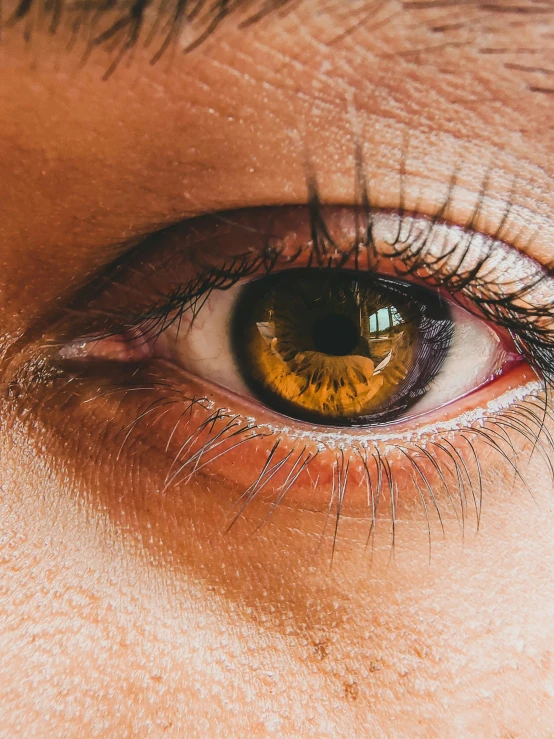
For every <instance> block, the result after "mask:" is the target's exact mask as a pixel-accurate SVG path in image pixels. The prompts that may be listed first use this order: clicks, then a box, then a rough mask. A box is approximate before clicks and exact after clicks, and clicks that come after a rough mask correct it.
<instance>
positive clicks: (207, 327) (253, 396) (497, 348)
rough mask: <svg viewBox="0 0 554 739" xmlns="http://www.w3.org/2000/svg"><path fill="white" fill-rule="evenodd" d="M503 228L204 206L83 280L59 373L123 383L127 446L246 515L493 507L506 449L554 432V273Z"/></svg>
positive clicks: (426, 513) (93, 387) (342, 211)
mask: <svg viewBox="0 0 554 739" xmlns="http://www.w3.org/2000/svg"><path fill="white" fill-rule="evenodd" d="M500 236H501V234H496V236H486V235H483V234H480V233H477V232H475V231H473V230H471V229H464V228H461V227H457V226H455V225H451V224H448V223H446V222H443V221H441V220H440V219H438V218H437V219H429V218H425V217H422V216H419V215H418V214H415V213H414V214H406V213H401V214H399V213H395V212H389V211H378V210H375V211H374V210H371V211H368V210H367V209H364V208H357V207H355V208H345V207H340V208H339V207H323V206H318V211H317V215H316V217H314V210H313V208H306V207H298V206H295V207H280V208H268V209H254V210H250V211H237V212H234V213H225V214H215V215H213V216H207V217H203V218H200V219H197V220H194V221H190V222H187V223H184V224H181V225H178V226H176V227H173V228H170V229H168V230H166V231H163V232H160V233H159V234H156V235H154V236H153V237H151V238H150V239H149V241H148V244H145V245H143V246H141V247H140V248H139V249H138V250H137V252H136V254H135V257H134V258H131V259H129V260H127V261H126V262H125V263H124V264H123V265H122V266H118V267H117V268H116V269H115V270H111V271H110V273H109V274H108V275H107V276H104V277H102V278H100V279H98V280H97V281H96V282H95V284H94V285H93V286H92V287H91V288H88V289H87V290H86V291H85V292H84V293H83V294H82V295H81V296H79V297H78V299H77V301H76V303H75V304H74V305H73V306H72V311H71V313H70V316H71V318H70V319H69V320H67V319H66V320H64V321H62V322H61V323H60V325H59V327H58V329H59V331H58V333H59V334H63V336H64V338H63V341H61V342H60V341H59V340H58V349H57V350H56V357H57V358H54V359H53V363H54V364H55V366H56V369H57V377H56V379H54V380H53V382H54V383H63V382H71V383H72V388H73V391H74V392H75V389H76V388H81V389H80V390H79V391H78V392H79V393H81V394H82V399H86V400H87V402H89V403H90V404H91V405H92V406H93V405H94V402H95V398H96V397H97V396H98V395H99V393H98V387H99V386H101V387H102V388H106V387H107V388H108V392H109V393H111V394H112V395H116V394H117V393H118V392H119V393H120V396H121V399H122V402H120V404H119V405H118V410H119V412H120V413H121V414H122V416H121V419H120V420H119V423H120V424H121V427H122V428H123V435H122V436H123V440H122V445H121V448H122V449H124V448H125V445H126V444H129V443H131V441H132V439H133V436H134V435H135V434H139V435H140V437H141V439H142V440H143V441H144V440H145V439H146V440H150V443H151V444H152V445H153V446H154V447H156V448H158V449H159V450H160V451H161V452H162V453H163V454H165V455H166V457H167V464H166V467H165V473H164V475H163V480H162V487H163V489H167V488H169V487H171V488H175V489H179V486H183V485H185V486H186V485H187V484H190V483H191V481H192V480H194V479H195V478H198V477H199V476H202V477H205V478H208V479H209V478H213V479H217V480H219V481H220V482H221V481H223V483H224V485H223V486H222V489H228V490H232V491H234V494H233V500H232V501H231V504H232V505H231V506H230V523H233V522H234V521H235V520H236V518H237V517H238V516H240V515H241V513H242V512H244V510H245V509H246V508H247V507H248V506H250V505H251V504H252V503H253V502H254V501H255V500H263V501H269V502H270V503H271V504H272V505H273V506H274V507H275V506H277V505H280V504H286V505H294V506H298V507H299V508H310V509H314V510H318V509H321V510H328V511H334V513H335V515H336V522H337V525H338V520H339V518H340V516H341V515H343V514H344V513H347V512H351V513H356V515H360V514H361V515H365V516H367V518H368V521H369V527H370V530H371V529H373V528H374V527H375V526H376V524H377V522H378V521H379V520H380V519H382V518H388V520H389V521H390V522H392V533H393V537H394V527H395V521H396V520H397V518H398V516H399V515H401V512H402V511H403V510H406V511H411V513H410V515H414V514H413V511H414V509H417V510H418V511H419V514H418V515H420V516H423V517H424V518H425V520H426V521H427V526H428V528H429V531H431V528H432V526H433V523H432V520H433V519H434V520H435V521H437V522H438V523H439V525H441V526H442V521H443V518H444V516H445V515H448V514H447V513H446V511H449V512H450V514H451V515H455V516H456V517H457V518H458V519H459V520H460V521H462V522H463V523H464V525H465V522H466V521H467V520H468V518H469V517H470V516H473V518H474V520H475V521H476V522H477V524H478V521H479V517H480V511H481V505H482V492H483V480H482V478H483V474H484V473H485V472H486V468H487V465H488V464H490V460H491V458H494V459H495V464H498V465H504V466H506V467H507V468H509V469H510V470H513V472H514V475H517V476H519V477H520V478H521V479H522V480H523V476H522V472H521V469H520V467H521V464H520V463H521V459H515V458H514V455H513V449H514V437H515V438H517V439H518V440H519V441H518V443H519V444H520V445H523V446H532V447H533V449H534V450H535V453H537V454H540V455H543V457H544V458H545V459H546V460H548V453H547V452H548V449H547V448H548V447H549V445H550V441H551V440H550V437H549V435H548V432H547V431H546V427H545V418H546V417H547V416H548V414H549V413H550V409H549V405H548V399H549V387H550V382H551V377H550V375H549V371H550V368H551V366H552V358H553V354H554V333H553V331H552V320H551V306H552V301H553V300H554V284H553V283H554V281H553V279H552V278H551V277H550V276H549V274H548V272H547V271H546V270H545V269H543V268H542V267H541V266H540V265H538V264H537V263H535V262H534V261H533V260H531V259H530V258H528V257H526V256H525V255H523V254H522V253H521V252H518V251H517V250H516V249H514V248H513V247H511V246H509V245H507V244H505V243H503V242H502V240H501V238H500ZM318 301H319V302H321V307H318ZM326 321H327V323H326ZM60 345H61V346H60ZM472 352H473V353H474V354H472ZM110 386H111V387H112V389H111V390H109V388H110ZM133 388H140V389H142V390H143V391H144V392H141V393H135V394H133V392H132V390H133ZM103 397H106V395H103ZM137 397H138V398H140V400H137Z"/></svg>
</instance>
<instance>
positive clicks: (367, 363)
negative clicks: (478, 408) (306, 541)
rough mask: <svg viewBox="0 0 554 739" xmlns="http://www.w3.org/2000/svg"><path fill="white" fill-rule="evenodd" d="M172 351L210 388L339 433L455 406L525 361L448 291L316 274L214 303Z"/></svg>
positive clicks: (286, 278) (184, 322) (217, 297)
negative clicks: (224, 389) (340, 428)
mask: <svg viewBox="0 0 554 739" xmlns="http://www.w3.org/2000/svg"><path fill="white" fill-rule="evenodd" d="M508 341H509V339H505V340H504V344H508ZM163 346H164V350H163V351H164V354H165V355H166V356H167V357H169V358H170V359H171V360H172V361H175V362H177V363H178V364H179V365H180V366H182V367H183V368H184V369H186V370H188V371H190V372H192V373H194V374H196V375H198V376H201V377H203V378H205V379H206V380H209V381H211V382H214V383H218V384H220V385H222V386H224V387H227V388H229V389H230V390H234V391H235V392H237V393H238V394H241V395H251V396H252V397H254V398H256V399H257V400H258V401H259V402H260V403H263V404H264V405H266V406H268V407H269V408H271V409H273V410H275V411H277V412H280V413H282V414H284V415H286V416H289V417H291V418H296V419H300V420H305V421H310V422H312V423H317V424H322V425H336V426H363V425H373V424H383V423H388V422H391V421H395V420H398V419H401V418H406V417H407V416H410V417H411V416H413V415H417V414H419V413H422V412H425V411H426V410H432V409H433V408H437V407H439V406H442V405H445V404H446V403H448V402H450V401H452V400H455V399H456V398H458V397H461V396H463V395H465V394H467V393H469V392H471V391H472V390H474V389H476V388H477V387H480V386H481V385H483V384H485V383H486V382H488V381H490V380H491V379H492V378H494V377H495V376H497V375H498V374H500V373H501V372H502V370H503V368H505V367H506V366H508V365H509V364H510V361H511V358H512V357H515V356H516V353H515V348H514V351H513V353H509V352H508V351H507V350H506V349H505V348H504V346H503V342H502V340H501V338H500V336H499V334H498V332H495V331H494V330H493V329H491V328H490V327H489V326H488V325H487V324H486V323H485V322H484V321H482V320H479V319H477V318H476V317H474V316H472V315H471V314H470V313H469V312H468V311H466V310H464V309H462V308H460V307H458V306H455V305H454V304H453V303H451V302H448V301H447V300H446V299H444V298H443V297H442V296H441V295H440V294H439V293H438V292H436V291H431V290H427V289H425V288H422V287H419V286H417V285H414V284H410V283H407V282H400V281H397V280H391V279H387V278H379V277H369V276H364V275H355V274H353V273H351V272H341V273H339V274H337V273H336V272H333V271H330V270H327V271H324V270H323V271H322V270H314V269H311V270H306V269H300V270H288V271H286V272H282V273H280V274H276V275H272V276H269V277H261V278H259V279H255V280H252V281H250V282H248V283H246V284H240V285H237V286H235V287H233V288H232V289H230V290H228V291H225V292H221V291H215V292H213V293H212V294H211V296H210V297H209V299H208V301H207V302H206V304H205V306H204V307H203V310H202V313H201V314H199V315H198V316H197V318H196V319H195V320H192V317H191V316H190V315H184V316H183V318H182V319H181V321H180V322H179V323H178V324H177V323H174V324H173V325H172V327H171V328H170V329H169V331H168V332H167V334H166V335H164V337H163Z"/></svg>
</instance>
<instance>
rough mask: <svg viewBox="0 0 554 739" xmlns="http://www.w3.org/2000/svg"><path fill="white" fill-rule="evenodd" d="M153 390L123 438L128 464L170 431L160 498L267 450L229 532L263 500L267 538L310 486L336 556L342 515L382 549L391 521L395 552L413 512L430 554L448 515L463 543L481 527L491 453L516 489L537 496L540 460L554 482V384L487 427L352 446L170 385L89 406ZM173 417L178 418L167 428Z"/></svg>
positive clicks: (511, 402)
mask: <svg viewBox="0 0 554 739" xmlns="http://www.w3.org/2000/svg"><path fill="white" fill-rule="evenodd" d="M74 381H77V382H78V378H74ZM153 391H155V392H158V393H160V396H159V397H158V398H156V399H155V400H153V401H150V402H149V403H148V404H146V405H145V406H144V407H143V408H142V409H141V410H140V412H138V413H136V415H135V417H134V418H133V420H132V421H131V422H130V423H128V424H127V425H126V426H125V427H124V428H123V429H121V430H120V431H119V433H118V437H119V441H118V444H117V449H118V453H117V459H120V458H122V457H123V455H124V454H125V453H126V448H127V447H128V446H129V445H130V444H132V443H133V442H134V440H135V439H136V438H137V436H138V437H140V436H142V434H144V435H145V437H146V438H149V439H150V438H151V437H152V435H153V432H154V430H157V429H159V428H160V425H161V424H164V436H163V438H162V443H161V445H160V449H161V451H162V452H163V453H164V455H165V456H166V457H167V459H168V464H167V470H166V473H165V477H164V479H163V485H162V488H161V490H160V491H159V492H167V491H169V490H174V491H177V492H179V491H180V489H185V490H186V488H187V486H188V485H190V484H191V482H192V481H193V480H194V479H199V478H204V479H206V480H211V481H212V482H217V480H219V479H221V478H222V477H223V479H225V482H227V483H228V484H229V477H228V475H229V474H231V473H230V472H229V470H232V469H233V467H232V463H229V461H228V460H229V455H231V458H232V456H233V454H236V453H237V452H238V451H240V452H244V453H245V454H246V455H247V458H248V459H250V460H251V459H252V458H253V452H254V451H255V449H256V448H259V446H260V444H263V445H265V447H266V451H265V452H264V454H263V455H258V456H260V457H261V460H260V462H259V463H258V469H257V470H256V471H252V464H251V463H250V465H249V468H248V469H249V470H250V473H248V471H247V470H246V468H245V466H244V465H238V467H239V474H238V475H235V476H234V477H233V479H232V483H233V487H234V488H235V489H236V490H237V493H236V496H235V497H234V500H233V502H232V504H231V505H230V506H229V510H228V520H227V528H228V529H230V528H233V527H234V526H235V525H236V523H237V522H238V521H239V520H240V519H241V518H243V517H244V514H245V513H246V512H247V510H248V509H249V508H250V507H251V506H252V505H253V504H254V503H255V502H256V501H260V500H261V501H263V502H264V503H265V504H266V505H267V506H268V510H267V512H266V514H265V516H264V518H263V520H262V521H261V522H260V523H258V524H257V525H256V527H255V530H256V531H257V530H258V529H259V528H260V526H262V525H264V524H265V523H267V521H268V520H269V519H270V518H271V517H272V516H273V514H274V512H275V511H276V510H277V509H278V508H280V507H282V506H285V507H289V506H290V505H294V507H302V505H303V504H302V503H299V502H295V501H294V498H295V497H296V498H297V499H303V498H304V489H305V488H306V487H311V489H312V493H314V494H315V495H317V497H318V501H319V502H318V503H317V505H315V504H314V502H313V500H312V501H309V500H308V502H307V504H304V507H305V508H307V509H308V510H312V509H313V510H320V509H321V508H322V507H323V509H324V511H325V513H326V523H325V526H324V527H323V528H322V531H321V535H320V539H321V541H323V539H324V538H325V537H326V535H327V534H330V535H331V539H332V545H331V557H332V556H334V553H335V549H336V547H337V545H338V542H339V538H338V537H339V533H340V528H339V525H340V521H341V519H342V517H343V516H352V515H353V516H355V517H357V518H359V517H363V518H366V519H367V520H368V532H367V541H368V543H370V542H373V540H374V536H375V533H376V531H377V529H378V528H379V529H380V528H382V527H383V525H387V526H388V531H389V538H390V544H391V545H392V546H394V545H395V544H396V542H397V537H398V525H399V524H400V523H401V522H402V521H403V519H404V517H405V516H407V517H410V518H411V517H413V516H414V514H415V515H419V516H421V515H423V520H424V524H425V527H426V531H427V537H428V541H429V551H430V553H431V548H432V542H433V536H434V532H435V531H436V530H437V528H438V530H439V532H440V533H441V534H442V535H444V533H445V528H446V522H447V520H453V519H455V520H456V521H457V525H458V526H459V529H460V532H461V535H462V536H463V534H464V532H465V530H466V527H467V525H468V522H469V521H470V520H473V522H474V525H475V528H476V529H477V530H478V529H479V524H480V519H481V513H482V507H483V491H484V489H485V478H486V476H487V473H488V469H489V467H490V468H491V469H492V468H495V465H494V464H491V455H492V456H493V457H495V458H496V460H497V461H498V462H499V463H500V465H501V466H502V468H503V469H504V470H505V471H507V472H509V473H510V475H511V477H512V487H516V486H519V487H520V488H523V489H525V491H526V492H527V494H530V495H531V496H532V495H533V492H532V488H531V487H530V485H529V483H528V482H527V478H526V465H527V462H528V461H529V460H531V459H532V458H533V456H536V457H538V458H540V460H541V461H542V463H543V464H544V465H546V467H547V468H548V472H549V474H550V475H551V477H552V479H554V467H553V464H552V461H551V457H552V453H553V451H554V440H553V438H552V436H551V434H550V431H549V430H548V428H547V424H548V423H549V422H550V421H552V420H554V415H553V411H552V410H551V407H550V401H551V397H550V389H549V388H548V387H546V386H545V385H544V384H542V383H535V384H534V385H531V384H528V385H527V386H524V388H523V389H521V388H520V389H519V390H518V391H517V392H512V393H506V394H505V396H502V397H501V398H500V399H499V402H498V403H497V407H494V405H491V406H490V407H489V409H486V410H485V411H483V413H482V417H481V418H480V419H479V420H475V419H474V420H473V421H472V422H471V423H467V419H466V420H465V421H464V420H461V419H457V420H458V421H459V422H460V427H459V428H451V429H448V428H443V429H440V430H438V431H437V430H436V429H435V432H434V434H433V435H431V434H429V435H425V434H423V435H418V437H417V438H415V439H414V438H412V439H411V440H409V439H405V440H402V439H400V440H398V438H397V440H396V441H393V440H392V439H387V438H381V439H378V438H371V437H370V438H368V437H367V436H366V437H365V438H362V437H360V438H358V439H356V440H355V441H354V442H353V443H351V444H350V445H349V446H347V445H346V443H345V442H344V441H343V442H342V443H341V442H340V441H338V439H333V440H331V439H326V440H325V441H324V440H323V437H322V436H320V438H319V440H317V441H316V440H314V439H309V438H305V437H301V436H299V437H298V438H296V439H293V440H292V444H291V443H290V439H288V437H287V434H286V432H283V431H277V430H275V429H272V428H270V427H268V426H265V425H264V424H257V423H256V422H255V421H254V420H253V419H251V418H247V417H244V416H242V415H240V414H237V413H234V412H232V411H230V410H229V409H226V408H223V407H219V406H218V405H217V404H216V403H214V401H212V400H210V399H209V398H208V397H207V396H204V395H190V396H189V397H187V398H184V397H183V396H182V395H178V394H174V388H173V387H171V385H170V384H161V383H159V382H157V381H153V382H151V383H149V382H148V381H147V382H145V383H144V384H143V385H137V386H135V387H128V386H127V387H125V386H122V387H113V386H112V387H111V388H110V389H107V390H97V391H96V392H95V393H94V394H93V395H91V396H90V398H89V401H90V402H95V403H96V402H99V401H100V400H101V399H102V398H107V397H108V396H116V397H121V398H122V399H129V398H130V397H131V396H134V397H136V394H137V393H138V392H143V393H145V394H148V396H151V393H152V392H153ZM170 416H171V417H172V418H173V419H174V420H173V421H171V423H170V424H169V425H167V424H166V422H167V419H168V418H169V417H170ZM518 440H520V441H521V442H523V443H524V445H525V446H527V447H529V452H528V456H527V457H525V456H524V455H522V454H521V452H520V451H519V450H518V453H517V454H516V451H515V448H516V443H517V442H518ZM258 451H259V449H258ZM484 455H486V461H485V456H484ZM242 456H243V457H244V454H243V455H242ZM324 457H325V458H326V459H324ZM496 469H498V465H497V466H496ZM322 490H323V491H324V492H323V495H322ZM360 491H362V492H363V496H364V501H365V502H364V504H363V505H360V504H359V502H357V503H356V505H355V506H354V508H352V506H351V498H352V496H353V495H357V496H358V498H359V499H361V493H360ZM291 498H292V499H293V501H292V502H291ZM314 506H315V507H314ZM418 510H419V513H417V511H418ZM387 522H388V524H387Z"/></svg>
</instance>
